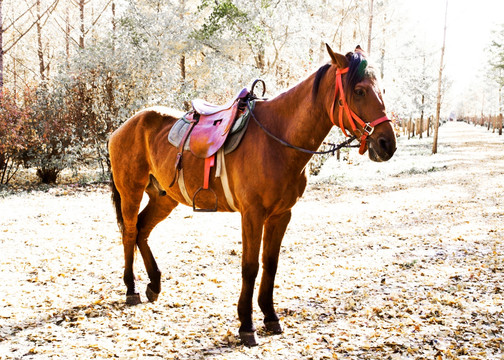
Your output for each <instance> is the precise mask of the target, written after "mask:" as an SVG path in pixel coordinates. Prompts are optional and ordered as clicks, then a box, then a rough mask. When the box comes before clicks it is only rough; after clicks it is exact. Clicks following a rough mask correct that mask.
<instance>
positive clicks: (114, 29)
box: [112, 2, 117, 54]
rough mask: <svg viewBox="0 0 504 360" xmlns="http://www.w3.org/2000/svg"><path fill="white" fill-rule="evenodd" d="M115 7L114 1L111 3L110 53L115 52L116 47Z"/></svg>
mask: <svg viewBox="0 0 504 360" xmlns="http://www.w3.org/2000/svg"><path fill="white" fill-rule="evenodd" d="M116 27H117V26H116V8H115V2H113V3H112V53H113V54H115V47H116V37H117V34H116V32H117V30H116Z"/></svg>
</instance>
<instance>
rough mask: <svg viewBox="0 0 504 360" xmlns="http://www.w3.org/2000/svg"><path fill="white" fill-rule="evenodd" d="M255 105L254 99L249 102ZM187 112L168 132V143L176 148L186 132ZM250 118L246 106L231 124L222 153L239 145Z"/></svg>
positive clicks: (252, 106) (186, 148)
mask: <svg viewBox="0 0 504 360" xmlns="http://www.w3.org/2000/svg"><path fill="white" fill-rule="evenodd" d="M254 106H255V101H251V102H250V108H251V109H252V110H254ZM187 114H189V113H186V114H185V115H184V116H182V117H181V118H180V119H178V120H177V121H176V122H175V124H173V126H172V128H171V130H170V133H169V134H168V141H169V142H170V144H172V145H173V146H175V147H176V148H178V147H179V146H180V142H181V141H182V139H183V138H184V135H185V133H186V132H187V129H188V128H189V126H190V122H189V121H188V120H187V119H186V115H187ZM249 118H250V113H249V110H248V108H246V109H245V111H244V112H243V114H242V115H241V116H239V117H238V118H237V119H236V121H235V122H234V123H233V126H232V127H231V131H230V134H229V136H228V137H227V139H226V142H225V143H224V154H225V155H227V154H229V153H230V152H233V151H234V150H236V148H237V147H238V145H240V142H241V139H242V138H243V135H245V132H246V130H247V126H248V121H249ZM190 137H191V135H189V138H188V139H187V141H186V143H185V144H184V150H185V151H189V150H190V148H189V141H190Z"/></svg>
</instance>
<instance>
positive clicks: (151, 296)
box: [145, 285, 159, 302]
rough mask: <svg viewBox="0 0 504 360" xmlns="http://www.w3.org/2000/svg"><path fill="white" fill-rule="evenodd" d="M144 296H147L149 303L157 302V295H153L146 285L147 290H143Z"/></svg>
mask: <svg viewBox="0 0 504 360" xmlns="http://www.w3.org/2000/svg"><path fill="white" fill-rule="evenodd" d="M145 295H147V299H149V301H150V302H154V301H156V300H157V298H158V296H159V293H155V292H154V291H152V289H151V288H150V286H149V285H147V290H145Z"/></svg>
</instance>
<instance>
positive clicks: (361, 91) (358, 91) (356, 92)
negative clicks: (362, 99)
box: [355, 89, 364, 96]
mask: <svg viewBox="0 0 504 360" xmlns="http://www.w3.org/2000/svg"><path fill="white" fill-rule="evenodd" d="M355 95H357V96H364V90H362V89H355Z"/></svg>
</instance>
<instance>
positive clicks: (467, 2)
mask: <svg viewBox="0 0 504 360" xmlns="http://www.w3.org/2000/svg"><path fill="white" fill-rule="evenodd" d="M401 2H402V3H403V6H404V8H405V10H406V12H405V13H406V14H408V16H409V20H410V21H411V25H412V26H413V27H414V28H415V29H418V32H420V33H423V34H424V35H423V37H424V38H425V39H426V41H428V42H430V43H432V42H433V43H434V45H436V44H437V49H441V46H442V42H443V27H444V14H445V0H422V1H416V0H402V1H401ZM499 24H504V0H448V25H447V33H446V52H445V66H446V67H445V74H446V75H447V76H449V78H450V79H451V80H452V81H453V85H452V89H451V93H452V94H453V95H454V96H457V95H461V94H462V93H467V91H468V90H470V89H473V88H475V87H477V86H479V84H481V82H482V80H484V79H485V72H486V68H487V67H488V66H487V64H488V57H487V53H486V51H485V49H486V48H487V47H488V46H489V44H490V42H491V39H492V30H495V29H497V28H498V26H497V25H499ZM420 33H419V34H418V35H419V38H422V35H421V34H420ZM440 55H441V53H440V52H439V56H440ZM440 60H441V59H440V58H439V60H438V63H437V64H439V61H440Z"/></svg>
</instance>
